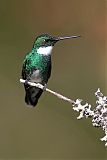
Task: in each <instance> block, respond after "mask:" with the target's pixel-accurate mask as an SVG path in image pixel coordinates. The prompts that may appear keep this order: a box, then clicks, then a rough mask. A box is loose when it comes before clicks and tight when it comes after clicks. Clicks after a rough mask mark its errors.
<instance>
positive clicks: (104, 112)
mask: <svg viewBox="0 0 107 160" xmlns="http://www.w3.org/2000/svg"><path fill="white" fill-rule="evenodd" d="M20 82H21V83H26V80H23V79H20ZM27 84H29V85H30V86H35V87H38V88H40V89H43V90H45V91H47V92H49V93H51V94H53V95H55V96H57V97H58V98H60V99H62V100H64V101H67V102H69V103H70V104H72V105H73V110H75V111H77V112H79V116H78V117H77V119H82V118H89V117H91V118H92V125H93V126H94V127H100V128H102V129H103V131H104V132H105V136H104V137H103V138H101V141H105V146H107V97H106V96H104V95H103V94H102V93H101V91H100V89H98V90H97V91H96V92H95V96H96V98H97V100H96V107H95V109H94V110H92V109H91V105H90V104H88V103H85V104H84V105H83V104H82V100H81V99H76V100H75V101H73V100H71V99H70V98H67V97H65V96H63V95H61V94H59V93H57V92H54V91H52V90H50V89H48V88H45V86H43V85H41V84H40V83H33V82H30V81H28V82H27Z"/></svg>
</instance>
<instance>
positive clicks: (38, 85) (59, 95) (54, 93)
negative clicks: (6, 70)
mask: <svg viewBox="0 0 107 160" xmlns="http://www.w3.org/2000/svg"><path fill="white" fill-rule="evenodd" d="M20 82H21V83H25V82H26V80H24V79H20ZM27 83H28V84H29V85H30V86H35V87H38V88H40V89H42V90H44V88H45V86H43V85H42V84H40V83H33V82H29V81H28V82H27ZM45 91H47V92H49V93H51V94H53V95H55V96H57V97H58V98H59V99H62V100H64V101H67V102H69V103H71V104H72V105H73V104H74V103H75V102H74V101H73V100H71V99H70V98H67V97H65V96H63V95H61V94H59V93H57V92H54V91H52V90H50V89H48V88H45Z"/></svg>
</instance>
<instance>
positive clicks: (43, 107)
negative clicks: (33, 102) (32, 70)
mask: <svg viewBox="0 0 107 160" xmlns="http://www.w3.org/2000/svg"><path fill="white" fill-rule="evenodd" d="M106 2H107V1H106V0H102V1H101V0H94V1H93V0H81V1H79V0H75V1H74V0H67V1H66V0H63V1H61V0H59V1H56V0H54V1H52V0H44V1H43V0H23V1H18V0H9V1H8V0H0V73H1V80H0V81H1V83H0V98H1V107H0V158H1V159H2V158H10V159H12V158H13V159H18V158H19V159H33V158H34V159H39V158H40V159H50V160H51V159H58V160H59V159H65V160H66V159H70V160H74V159H81V160H97V159H100V160H103V159H107V152H106V149H105V147H104V143H102V142H100V140H99V138H100V137H101V136H103V132H102V131H100V130H98V129H95V128H93V127H92V125H91V122H90V120H88V119H87V120H81V121H77V120H76V116H77V114H76V113H75V112H74V111H73V110H72V106H70V105H69V104H67V103H65V102H63V101H60V100H59V99H57V98H56V97H54V96H52V95H49V94H48V93H44V94H43V96H42V97H41V98H40V101H39V104H38V106H37V107H36V108H33V109H31V108H28V107H26V104H25V102H24V89H23V86H22V84H20V83H19V79H20V76H21V67H22V62H23V58H24V56H25V54H26V53H27V52H28V51H30V49H31V47H32V43H33V40H34V39H35V36H37V35H39V34H41V33H49V34H52V35H56V36H57V35H60V36H63V35H79V34H80V35H81V36H82V37H81V38H80V39H72V40H66V41H63V42H60V43H58V44H57V45H56V46H55V48H54V50H53V55H52V60H53V68H52V76H51V79H50V81H49V85H48V86H49V88H51V89H53V90H56V91H58V92H60V93H62V94H64V95H66V96H68V97H71V98H72V99H76V98H82V99H84V100H86V101H88V102H89V103H91V104H93V106H94V104H95V98H94V92H95V91H96V90H97V88H98V87H100V88H101V91H102V92H103V93H104V94H105V92H106V36H105V35H106V5H107V3H106ZM106 95H107V94H106Z"/></svg>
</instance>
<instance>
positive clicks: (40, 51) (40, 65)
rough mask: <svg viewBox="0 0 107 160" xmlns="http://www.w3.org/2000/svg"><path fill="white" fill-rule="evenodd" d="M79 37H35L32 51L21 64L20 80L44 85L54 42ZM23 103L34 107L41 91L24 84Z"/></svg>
mask: <svg viewBox="0 0 107 160" xmlns="http://www.w3.org/2000/svg"><path fill="white" fill-rule="evenodd" d="M78 37H80V36H65V37H54V36H51V35H48V34H42V35H40V36H38V37H36V39H35V41H34V44H33V47H32V50H31V52H29V53H28V54H27V55H26V57H25V59H24V62H23V68H22V78H23V79H24V80H26V82H27V81H30V82H34V83H41V84H42V85H44V86H45V85H46V84H47V82H48V79H49V78H50V75H51V53H52V49H53V47H54V45H55V43H56V42H58V41H60V40H64V39H70V38H78ZM24 87H25V92H26V95H25V102H26V103H27V104H28V105H31V106H33V107H34V106H36V104H37V102H38V99H39V97H40V96H41V94H42V92H43V90H42V89H40V88H37V87H33V86H30V85H28V84H27V83H25V84H24Z"/></svg>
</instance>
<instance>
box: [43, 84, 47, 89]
mask: <svg viewBox="0 0 107 160" xmlns="http://www.w3.org/2000/svg"><path fill="white" fill-rule="evenodd" d="M46 87H47V84H46V83H45V84H44V87H43V91H46Z"/></svg>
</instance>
